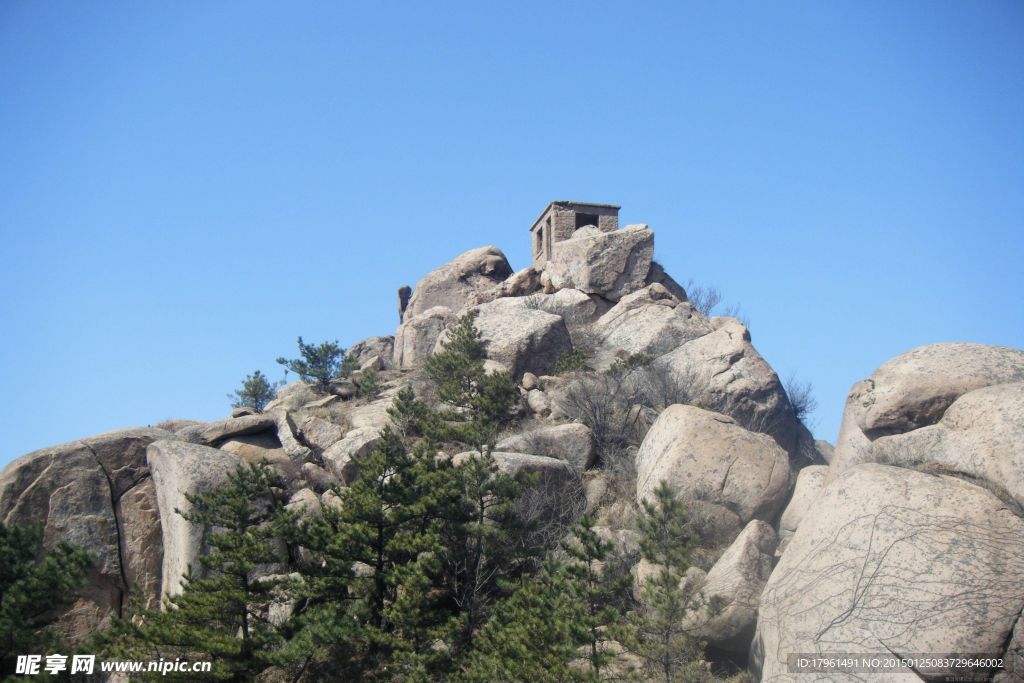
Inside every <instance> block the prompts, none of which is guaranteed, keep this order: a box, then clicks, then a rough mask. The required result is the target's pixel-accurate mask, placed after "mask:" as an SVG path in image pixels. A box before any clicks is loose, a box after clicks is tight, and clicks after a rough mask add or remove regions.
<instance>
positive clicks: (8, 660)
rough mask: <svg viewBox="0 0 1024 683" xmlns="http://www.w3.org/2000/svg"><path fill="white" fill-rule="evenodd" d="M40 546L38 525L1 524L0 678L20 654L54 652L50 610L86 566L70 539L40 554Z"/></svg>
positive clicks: (74, 586) (69, 593) (76, 582)
mask: <svg viewBox="0 0 1024 683" xmlns="http://www.w3.org/2000/svg"><path fill="white" fill-rule="evenodd" d="M42 545H43V530H42V528H41V527H38V526H29V527H22V526H13V525H12V526H8V525H6V524H0V676H11V675H13V674H14V671H15V664H16V658H17V656H18V655H19V654H47V653H49V652H57V651H59V648H60V641H59V638H58V636H57V635H56V633H54V632H53V631H52V629H51V628H50V624H51V621H52V620H53V617H54V614H55V608H57V607H60V606H61V605H63V604H66V603H67V601H68V600H69V599H70V598H71V597H72V596H73V595H74V591H75V590H76V589H77V588H79V587H80V586H81V585H82V582H83V580H84V576H85V570H86V568H87V567H88V565H89V557H88V555H87V554H86V553H85V551H83V550H81V549H80V548H76V547H74V546H72V545H71V544H69V543H66V542H63V541H62V542H60V543H58V544H57V545H56V546H54V547H53V548H52V549H51V550H49V551H48V552H45V553H43V552H42V550H41V549H42ZM51 648H52V649H51Z"/></svg>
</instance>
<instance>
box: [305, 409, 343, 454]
mask: <svg viewBox="0 0 1024 683" xmlns="http://www.w3.org/2000/svg"><path fill="white" fill-rule="evenodd" d="M297 422H298V424H297V425H296V427H297V428H298V436H299V438H300V439H301V440H302V442H303V443H305V444H306V445H307V446H309V447H310V448H313V449H315V450H316V451H318V452H319V451H324V450H326V449H327V448H329V447H330V446H331V445H332V444H335V443H337V442H338V441H340V440H341V438H342V437H343V436H345V430H344V428H342V427H340V426H338V425H336V424H334V423H333V422H329V421H327V420H325V419H323V418H321V417H316V416H315V415H304V416H302V417H301V418H300V419H299V420H297Z"/></svg>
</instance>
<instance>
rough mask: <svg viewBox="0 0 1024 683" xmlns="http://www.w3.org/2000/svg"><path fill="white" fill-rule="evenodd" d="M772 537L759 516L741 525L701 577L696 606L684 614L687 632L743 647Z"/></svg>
mask: <svg viewBox="0 0 1024 683" xmlns="http://www.w3.org/2000/svg"><path fill="white" fill-rule="evenodd" d="M776 540H777V539H776V535H775V530H774V529H772V528H771V526H769V525H768V524H766V523H764V522H762V521H760V520H757V519H755V520H754V521H752V522H750V523H749V524H747V526H745V527H744V528H743V531H741V532H740V535H739V536H737V537H736V540H735V541H733V543H732V545H730V546H729V547H728V549H726V551H725V552H724V553H723V554H722V556H721V557H720V558H719V559H718V561H717V562H715V565H714V566H713V567H712V568H711V570H710V571H709V572H708V573H707V576H706V577H705V578H704V581H703V586H701V588H700V590H699V591H698V605H699V608H698V609H696V610H694V612H693V613H691V614H690V615H688V616H687V618H686V622H685V625H686V630H687V632H689V633H693V634H694V635H697V636H698V637H700V638H704V639H706V640H707V641H708V642H710V643H713V644H714V645H717V646H718V647H721V648H724V649H727V650H732V651H734V652H746V651H747V649H748V648H749V647H750V641H751V639H752V638H753V636H754V626H755V624H756V622H757V606H758V603H759V602H760V600H761V591H762V590H763V589H764V585H765V583H767V581H768V577H769V576H770V575H771V573H772V564H773V553H774V552H775V543H776Z"/></svg>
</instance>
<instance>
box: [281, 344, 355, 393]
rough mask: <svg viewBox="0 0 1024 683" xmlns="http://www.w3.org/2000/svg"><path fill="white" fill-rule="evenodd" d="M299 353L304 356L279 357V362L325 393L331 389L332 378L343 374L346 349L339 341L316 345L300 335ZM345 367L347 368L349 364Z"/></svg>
mask: <svg viewBox="0 0 1024 683" xmlns="http://www.w3.org/2000/svg"><path fill="white" fill-rule="evenodd" d="M299 355H300V356H302V357H301V358H295V359H292V360H289V359H287V358H278V359H277V362H278V363H279V364H281V365H283V366H284V367H285V368H287V369H288V370H291V371H292V372H294V373H295V374H296V375H298V376H299V377H300V378H301V379H302V381H303V382H309V383H311V384H314V385H315V386H316V388H317V389H318V390H319V391H321V392H323V393H327V392H328V391H330V388H331V380H333V379H337V378H338V377H341V376H342V367H343V365H344V364H343V361H344V358H345V349H343V348H342V347H340V346H338V342H337V341H333V342H323V343H322V344H317V345H316V346H314V345H313V344H306V343H305V342H303V341H302V337H299ZM344 367H346V370H347V366H344Z"/></svg>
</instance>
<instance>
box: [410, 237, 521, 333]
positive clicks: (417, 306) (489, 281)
mask: <svg viewBox="0 0 1024 683" xmlns="http://www.w3.org/2000/svg"><path fill="white" fill-rule="evenodd" d="M511 274H512V267H511V266H509V264H508V260H506V259H505V254H503V253H502V252H501V249H498V248H497V247H480V248H478V249H471V250H470V251H467V252H465V253H464V254H460V255H459V256H457V257H455V258H454V259H453V260H451V261H449V262H448V263H446V264H444V265H443V266H441V267H440V268H437V269H436V270H433V271H431V272H430V273H428V274H427V275H426V276H425V277H424V278H423V279H422V280H420V281H419V282H418V283H416V287H415V288H413V291H412V298H411V299H409V306H408V307H407V308H406V309H405V316H404V317H403V321H405V322H407V321H409V320H412V319H413V318H415V317H416V316H419V315H422V314H423V313H425V312H427V311H428V310H430V309H431V308H434V307H436V306H443V307H445V308H448V309H450V310H451V311H454V312H456V313H458V312H459V311H461V310H462V309H463V308H466V307H467V306H471V305H473V304H475V303H476V297H477V295H478V294H480V293H483V292H486V291H487V290H489V289H491V288H493V287H494V286H495V285H497V284H498V283H500V282H502V281H504V280H505V279H506V278H508V276H509V275H511Z"/></svg>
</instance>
